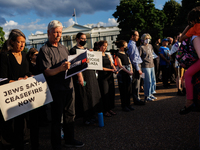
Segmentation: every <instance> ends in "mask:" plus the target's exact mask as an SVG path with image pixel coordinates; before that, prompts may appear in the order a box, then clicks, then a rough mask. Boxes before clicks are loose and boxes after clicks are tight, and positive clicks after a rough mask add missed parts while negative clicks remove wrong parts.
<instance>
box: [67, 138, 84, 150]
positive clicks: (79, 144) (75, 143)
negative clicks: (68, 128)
mask: <svg viewBox="0 0 200 150" xmlns="http://www.w3.org/2000/svg"><path fill="white" fill-rule="evenodd" d="M84 145H85V144H84V143H82V142H80V141H77V140H75V139H74V140H73V141H71V142H69V143H65V147H67V148H73V147H74V148H75V147H83V146H84Z"/></svg>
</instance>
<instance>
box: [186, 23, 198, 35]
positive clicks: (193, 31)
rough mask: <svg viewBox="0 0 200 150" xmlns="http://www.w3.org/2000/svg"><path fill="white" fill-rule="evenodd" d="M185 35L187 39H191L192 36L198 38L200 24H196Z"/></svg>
mask: <svg viewBox="0 0 200 150" xmlns="http://www.w3.org/2000/svg"><path fill="white" fill-rule="evenodd" d="M185 35H186V36H187V37H192V36H193V35H196V36H200V23H196V24H195V25H194V26H193V27H191V28H190V29H189V30H188V31H187V33H186V34H185Z"/></svg>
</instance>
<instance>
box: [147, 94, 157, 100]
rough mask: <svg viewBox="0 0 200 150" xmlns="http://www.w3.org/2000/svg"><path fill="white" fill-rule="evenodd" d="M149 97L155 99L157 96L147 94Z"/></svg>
mask: <svg viewBox="0 0 200 150" xmlns="http://www.w3.org/2000/svg"><path fill="white" fill-rule="evenodd" d="M149 97H150V98H151V99H157V97H155V96H153V95H152V94H151V96H149Z"/></svg>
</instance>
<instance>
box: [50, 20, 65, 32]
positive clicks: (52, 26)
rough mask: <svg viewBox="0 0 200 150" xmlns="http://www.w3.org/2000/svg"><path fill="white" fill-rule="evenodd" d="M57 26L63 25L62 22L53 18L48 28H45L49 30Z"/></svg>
mask: <svg viewBox="0 0 200 150" xmlns="http://www.w3.org/2000/svg"><path fill="white" fill-rule="evenodd" d="M57 27H63V26H62V23H61V22H60V21H58V20H53V21H51V22H50V23H49V24H48V29H47V30H50V29H52V28H57Z"/></svg>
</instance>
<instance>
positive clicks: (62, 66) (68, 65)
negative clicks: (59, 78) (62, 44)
mask: <svg viewBox="0 0 200 150" xmlns="http://www.w3.org/2000/svg"><path fill="white" fill-rule="evenodd" d="M70 65H71V63H70V62H69V61H65V62H63V63H62V64H61V66H60V68H61V71H65V70H67V69H69V68H70Z"/></svg>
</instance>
